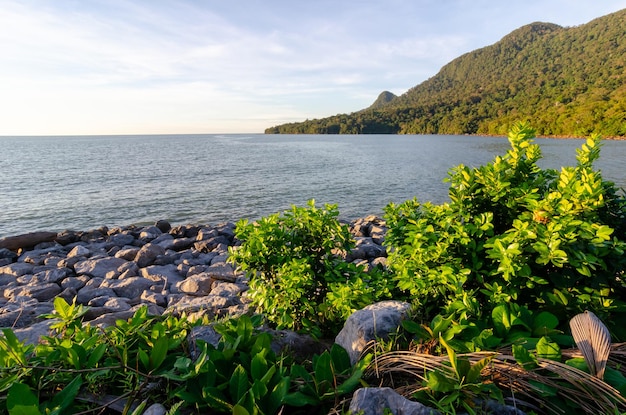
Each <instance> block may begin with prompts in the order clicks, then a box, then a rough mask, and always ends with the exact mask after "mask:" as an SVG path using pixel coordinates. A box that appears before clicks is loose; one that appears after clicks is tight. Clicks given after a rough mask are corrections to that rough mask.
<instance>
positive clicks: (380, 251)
mask: <svg viewBox="0 0 626 415" xmlns="http://www.w3.org/2000/svg"><path fill="white" fill-rule="evenodd" d="M355 239H356V246H355V247H354V248H353V249H352V250H351V251H350V252H349V253H348V255H347V256H346V258H345V260H346V261H347V262H352V261H354V260H355V259H369V258H377V257H385V256H387V250H386V249H385V247H383V246H381V245H378V244H377V243H375V242H374V240H373V239H372V238H371V237H361V238H355Z"/></svg>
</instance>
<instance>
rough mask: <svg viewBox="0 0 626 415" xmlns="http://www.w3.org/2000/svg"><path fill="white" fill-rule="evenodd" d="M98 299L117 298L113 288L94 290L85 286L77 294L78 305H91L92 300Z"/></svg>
mask: <svg viewBox="0 0 626 415" xmlns="http://www.w3.org/2000/svg"><path fill="white" fill-rule="evenodd" d="M96 297H115V291H113V290H112V289H111V288H106V287H103V288H99V287H98V288H93V287H88V286H85V287H83V288H81V289H80V290H79V291H78V293H77V294H76V302H77V303H78V304H85V305H86V304H89V301H91V299H93V298H96Z"/></svg>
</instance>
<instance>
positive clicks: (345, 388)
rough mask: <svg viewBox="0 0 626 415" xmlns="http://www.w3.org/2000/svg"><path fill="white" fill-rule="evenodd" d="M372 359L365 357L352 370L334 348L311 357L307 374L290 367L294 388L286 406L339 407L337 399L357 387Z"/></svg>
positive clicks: (340, 350)
mask: <svg viewBox="0 0 626 415" xmlns="http://www.w3.org/2000/svg"><path fill="white" fill-rule="evenodd" d="M371 357H372V356H371V355H368V356H366V357H364V358H362V359H360V360H359V362H357V363H356V365H355V366H352V364H351V363H350V357H349V356H348V353H347V352H346V350H345V349H344V348H342V347H341V346H339V345H337V344H333V346H332V347H331V350H330V351H325V352H324V353H322V354H321V355H318V356H314V357H313V361H312V364H311V366H312V368H311V370H310V371H309V370H307V369H306V368H305V367H304V366H302V365H294V366H292V368H291V376H292V378H293V381H294V383H295V384H296V385H297V386H296V391H295V392H292V393H290V394H289V395H288V396H287V397H286V400H285V401H286V403H288V404H290V405H292V406H296V407H298V406H306V405H312V406H319V405H321V404H323V403H324V402H327V401H329V402H332V403H333V404H335V405H336V404H338V403H339V399H340V398H342V397H344V396H345V395H347V394H349V393H351V392H353V391H354V390H355V389H356V388H357V386H359V384H360V382H361V377H362V375H363V370H364V369H365V368H366V367H367V366H368V365H369V364H370V362H371Z"/></svg>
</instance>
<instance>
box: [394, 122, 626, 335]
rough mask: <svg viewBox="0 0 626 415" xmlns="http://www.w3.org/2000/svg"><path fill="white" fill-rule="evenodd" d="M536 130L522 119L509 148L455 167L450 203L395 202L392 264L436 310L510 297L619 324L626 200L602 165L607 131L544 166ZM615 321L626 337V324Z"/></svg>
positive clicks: (487, 304) (485, 311) (488, 306)
mask: <svg viewBox="0 0 626 415" xmlns="http://www.w3.org/2000/svg"><path fill="white" fill-rule="evenodd" d="M533 136H534V131H533V130H532V129H531V128H530V127H528V126H527V125H525V124H518V125H516V126H515V127H514V128H513V129H512V130H511V132H510V133H509V141H510V143H511V150H509V151H508V152H507V154H506V155H504V156H498V157H496V158H495V159H494V160H493V162H491V163H490V164H487V165H485V166H481V167H478V168H472V169H470V168H468V167H465V166H463V165H461V166H458V167H456V168H454V169H452V170H451V172H450V177H449V181H450V191H449V195H450V199H451V202H450V203H446V204H442V205H438V206H435V205H431V204H429V203H425V204H420V203H418V202H417V201H416V200H412V201H407V202H405V203H403V204H401V205H399V206H395V205H393V204H392V205H389V206H388V207H387V208H386V219H387V224H388V226H389V228H390V230H389V232H388V235H387V238H386V243H387V244H388V246H389V248H390V249H389V250H390V251H391V253H390V255H389V258H388V262H389V265H390V267H391V268H392V269H393V270H394V271H395V278H396V281H397V284H398V287H399V288H401V289H403V290H405V291H407V292H408V293H410V294H411V295H412V297H413V299H414V301H415V302H416V304H417V305H419V306H420V309H421V310H423V313H424V314H425V318H426V319H427V320H429V319H431V318H432V317H433V316H434V315H435V314H438V313H439V312H440V311H441V312H442V313H443V315H445V316H449V315H455V316H466V317H467V316H473V317H474V318H476V319H478V320H480V319H481V318H483V317H486V316H489V314H490V313H491V312H492V310H494V309H497V307H498V306H500V305H501V304H503V303H515V304H518V305H520V306H528V307H529V308H530V309H533V310H543V311H548V312H550V313H551V314H553V315H555V316H556V318H557V320H558V321H561V322H565V321H567V318H568V317H571V316H573V315H575V314H577V313H579V312H582V311H584V310H591V311H593V312H594V313H596V315H598V316H601V317H600V318H601V319H603V320H605V321H607V322H609V324H611V322H615V321H616V319H615V315H616V313H617V314H621V313H626V307H625V306H626V304H625V303H624V300H623V299H624V298H626V285H625V283H624V269H625V267H626V256H625V255H624V250H625V249H626V235H625V234H624V231H623V229H624V218H625V217H626V203H625V202H624V199H623V197H620V196H618V195H617V190H616V189H615V188H614V185H613V184H612V183H610V182H607V181H604V180H603V179H602V176H601V173H600V172H599V171H594V170H593V162H594V161H595V160H596V159H597V158H598V157H599V148H600V140H599V138H598V137H597V136H592V137H591V138H589V139H588V140H587V142H586V144H584V145H583V146H582V148H581V149H579V150H578V154H577V164H576V166H573V167H564V168H562V170H561V171H560V172H557V171H555V170H550V169H547V170H542V169H541V168H539V167H538V166H537V161H538V160H539V159H540V158H541V152H540V150H539V147H538V146H537V145H536V144H533V143H532V138H533ZM468 296H469V297H471V298H473V301H468V299H467V297H468ZM478 305H480V306H478ZM609 316H613V317H612V318H610V319H609V318H608V317H609ZM494 324H498V322H497V321H494ZM610 328H611V329H612V332H613V334H614V335H616V336H617V337H619V338H626V332H625V331H624V330H623V325H619V324H612V325H611V327H610ZM496 329H497V327H496Z"/></svg>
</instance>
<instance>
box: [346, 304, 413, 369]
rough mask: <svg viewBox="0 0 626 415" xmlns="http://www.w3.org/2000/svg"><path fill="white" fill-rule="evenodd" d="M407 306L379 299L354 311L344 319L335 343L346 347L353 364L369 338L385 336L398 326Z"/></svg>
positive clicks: (408, 305) (406, 310)
mask: <svg viewBox="0 0 626 415" xmlns="http://www.w3.org/2000/svg"><path fill="white" fill-rule="evenodd" d="M409 307H410V304H409V303H404V302H401V301H381V302H379V303H375V304H371V305H369V306H367V307H365V308H363V309H361V310H358V311H355V312H354V313H352V315H350V317H348V319H347V320H346V323H345V324H344V326H343V328H342V329H341V331H340V332H339V334H338V335H337V337H336V338H335V343H337V344H338V345H340V346H342V347H343V348H344V349H346V351H347V352H348V355H350V361H351V362H352V364H355V363H356V362H357V361H358V360H359V356H360V355H361V352H362V351H363V349H364V348H365V346H366V345H367V343H368V342H369V341H370V340H374V339H376V338H385V337H386V336H387V335H388V334H389V333H391V332H393V331H395V330H396V329H397V328H398V326H399V325H400V323H401V321H402V319H403V318H404V317H405V316H406V313H407V312H408V310H409Z"/></svg>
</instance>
